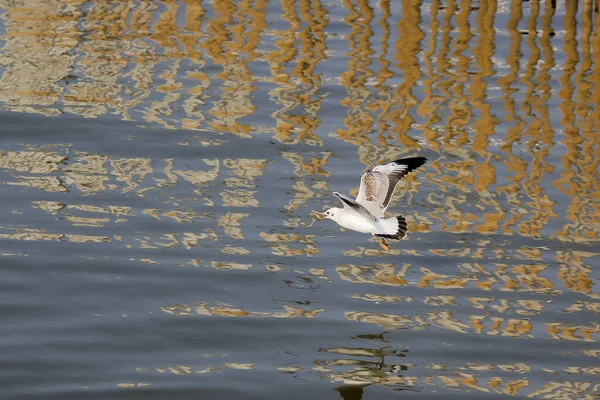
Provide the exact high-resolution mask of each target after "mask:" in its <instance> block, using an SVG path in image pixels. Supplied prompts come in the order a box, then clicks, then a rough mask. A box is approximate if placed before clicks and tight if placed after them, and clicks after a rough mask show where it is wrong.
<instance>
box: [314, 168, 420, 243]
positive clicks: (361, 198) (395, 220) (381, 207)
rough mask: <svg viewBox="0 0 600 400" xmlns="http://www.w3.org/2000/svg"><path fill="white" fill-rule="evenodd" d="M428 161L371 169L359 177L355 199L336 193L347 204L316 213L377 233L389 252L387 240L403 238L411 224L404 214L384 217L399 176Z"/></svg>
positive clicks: (321, 216)
mask: <svg viewBox="0 0 600 400" xmlns="http://www.w3.org/2000/svg"><path fill="white" fill-rule="evenodd" d="M426 161H427V158H425V157H410V158H403V159H400V160H396V161H390V162H387V163H385V164H381V165H378V166H376V167H374V168H371V169H370V170H368V171H367V172H365V173H364V174H363V176H362V178H360V189H359V190H358V196H356V199H355V200H352V199H351V198H350V197H348V196H346V195H344V194H342V193H339V192H333V194H334V195H335V196H337V198H338V199H340V200H341V201H342V204H343V205H344V207H343V208H337V207H333V208H330V209H328V210H327V211H325V212H324V213H317V219H318V220H319V221H320V220H323V219H331V220H333V221H334V222H336V223H337V224H338V225H340V226H343V227H344V228H346V229H351V230H353V231H357V232H361V233H370V234H371V235H373V236H377V237H378V238H379V244H380V246H381V247H382V248H383V249H384V250H386V251H388V250H389V249H390V246H389V245H388V244H387V243H386V241H385V239H394V240H400V239H402V238H403V237H404V236H406V232H407V231H408V225H407V223H406V219H405V218H404V217H403V216H402V215H396V216H395V217H392V218H383V214H384V213H385V210H386V209H387V207H388V204H389V203H390V200H391V199H392V195H393V194H394V190H396V185H397V184H398V182H400V179H402V178H404V177H405V176H406V175H408V174H409V173H411V172H413V171H414V170H416V169H417V168H419V167H420V166H422V165H423V164H425V162H426Z"/></svg>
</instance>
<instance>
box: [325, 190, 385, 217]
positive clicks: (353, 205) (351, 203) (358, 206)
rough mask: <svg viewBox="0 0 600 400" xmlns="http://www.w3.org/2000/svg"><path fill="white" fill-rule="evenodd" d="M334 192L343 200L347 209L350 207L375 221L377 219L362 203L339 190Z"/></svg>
mask: <svg viewBox="0 0 600 400" xmlns="http://www.w3.org/2000/svg"><path fill="white" fill-rule="evenodd" d="M333 194H334V195H336V196H337V198H338V199H340V200H341V201H342V203H343V204H344V208H346V209H348V208H349V209H351V210H353V211H355V212H357V213H358V214H360V215H362V216H364V217H366V218H368V219H371V220H373V221H375V220H376V218H375V217H374V216H373V214H371V213H370V212H369V210H368V209H366V208H365V207H364V206H362V205H361V204H358V203H357V202H356V201H354V200H352V199H351V198H350V197H348V196H345V195H343V194H341V193H339V192H333Z"/></svg>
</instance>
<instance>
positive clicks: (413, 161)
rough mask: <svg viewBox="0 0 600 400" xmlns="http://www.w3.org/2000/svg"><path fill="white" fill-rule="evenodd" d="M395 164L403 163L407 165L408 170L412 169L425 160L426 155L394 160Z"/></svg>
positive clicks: (419, 165)
mask: <svg viewBox="0 0 600 400" xmlns="http://www.w3.org/2000/svg"><path fill="white" fill-rule="evenodd" d="M394 162H395V163H396V164H404V165H407V166H408V172H411V171H414V170H415V169H417V168H419V167H421V166H422V165H423V164H425V163H426V162H427V157H408V158H402V159H400V160H396V161H394Z"/></svg>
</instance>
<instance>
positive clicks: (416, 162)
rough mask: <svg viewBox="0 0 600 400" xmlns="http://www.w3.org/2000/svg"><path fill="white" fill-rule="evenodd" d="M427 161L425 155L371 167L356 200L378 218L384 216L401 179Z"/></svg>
mask: <svg viewBox="0 0 600 400" xmlns="http://www.w3.org/2000/svg"><path fill="white" fill-rule="evenodd" d="M425 161H427V159H426V158H425V157H412V158H404V159H401V160H396V161H390V162H388V163H385V164H382V165H378V166H376V167H374V168H371V169H370V170H369V171H367V172H365V173H364V174H363V176H362V178H361V180H360V189H359V191H358V196H356V202H358V203H360V204H361V205H362V206H363V207H365V208H366V209H367V210H369V212H370V213H371V214H373V215H374V216H375V217H376V218H381V217H383V214H384V213H385V210H386V209H387V207H388V205H389V203H390V200H391V199H392V195H393V194H394V191H395V190H396V186H397V185H398V182H400V179H402V178H404V177H405V176H406V175H408V174H409V173H411V172H412V171H414V170H415V169H417V168H419V167H420V166H421V165H423V164H425Z"/></svg>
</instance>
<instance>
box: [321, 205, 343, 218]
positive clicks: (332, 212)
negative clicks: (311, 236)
mask: <svg viewBox="0 0 600 400" xmlns="http://www.w3.org/2000/svg"><path fill="white" fill-rule="evenodd" d="M340 211H342V209H341V208H337V207H333V208H330V209H329V210H326V211H325V212H323V213H317V219H318V220H319V221H322V220H324V219H332V220H334V221H335V219H336V217H337V216H338V213H339V212H340Z"/></svg>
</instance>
